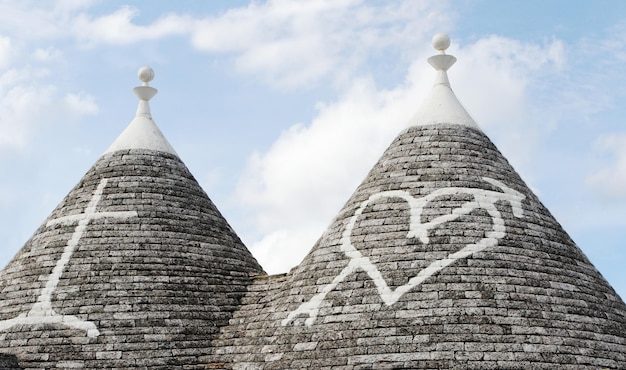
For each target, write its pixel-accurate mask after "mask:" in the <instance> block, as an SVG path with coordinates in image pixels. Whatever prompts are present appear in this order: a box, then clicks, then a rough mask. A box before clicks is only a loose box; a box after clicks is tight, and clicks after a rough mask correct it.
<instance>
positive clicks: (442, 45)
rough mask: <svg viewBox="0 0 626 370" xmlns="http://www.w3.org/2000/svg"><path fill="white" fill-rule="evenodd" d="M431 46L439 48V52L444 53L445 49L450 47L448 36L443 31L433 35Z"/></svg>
mask: <svg viewBox="0 0 626 370" xmlns="http://www.w3.org/2000/svg"><path fill="white" fill-rule="evenodd" d="M433 47H434V48H435V50H439V51H440V52H441V54H445V53H446V49H448V48H449V47H450V36H448V35H447V34H445V33H438V34H436V35H435V36H433Z"/></svg>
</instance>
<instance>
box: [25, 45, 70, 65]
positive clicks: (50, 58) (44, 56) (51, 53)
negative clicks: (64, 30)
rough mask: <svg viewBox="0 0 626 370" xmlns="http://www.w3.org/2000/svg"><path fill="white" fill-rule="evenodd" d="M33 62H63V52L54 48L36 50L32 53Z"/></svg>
mask: <svg viewBox="0 0 626 370" xmlns="http://www.w3.org/2000/svg"><path fill="white" fill-rule="evenodd" d="M32 57H33V59H34V60H36V61H38V62H44V63H46V62H56V61H61V60H63V52H62V51H61V50H59V49H57V48H55V47H52V46H49V47H47V48H37V49H35V51H34V52H33V53H32Z"/></svg>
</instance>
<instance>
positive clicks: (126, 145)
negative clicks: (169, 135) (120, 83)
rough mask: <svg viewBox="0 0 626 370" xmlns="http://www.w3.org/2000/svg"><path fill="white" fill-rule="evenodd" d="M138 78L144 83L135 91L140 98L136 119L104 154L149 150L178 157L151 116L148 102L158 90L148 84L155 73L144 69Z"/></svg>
mask: <svg viewBox="0 0 626 370" xmlns="http://www.w3.org/2000/svg"><path fill="white" fill-rule="evenodd" d="M138 76H139V79H140V80H141V81H142V82H143V86H137V87H135V88H134V89H133V92H134V93H135V95H137V97H138V98H139V106H138V107H137V113H136V115H135V118H133V120H132V121H131V122H130V124H129V125H128V127H126V129H125V130H124V131H123V132H122V134H121V135H120V136H118V138H117V139H116V140H115V141H114V142H113V144H111V146H110V147H109V148H108V149H107V150H106V151H105V152H104V153H105V154H106V153H112V152H115V151H118V150H126V149H149V150H157V151H160V152H166V153H171V154H174V155H178V154H177V153H176V151H175V150H174V148H172V146H171V145H170V143H169V142H168V141H167V139H166V138H165V136H163V133H162V132H161V130H159V128H158V127H157V125H156V124H155V123H154V121H153V120H152V115H151V114H150V106H149V104H148V101H149V100H150V99H151V98H152V97H153V96H155V95H156V93H157V89H155V88H153V87H151V86H148V82H150V81H152V79H153V78H154V71H153V70H152V68H150V67H142V68H140V69H139V72H138Z"/></svg>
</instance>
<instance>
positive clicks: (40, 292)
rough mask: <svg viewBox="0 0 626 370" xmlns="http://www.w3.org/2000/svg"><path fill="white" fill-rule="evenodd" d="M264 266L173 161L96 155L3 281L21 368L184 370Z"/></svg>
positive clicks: (1, 309)
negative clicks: (259, 263)
mask: <svg viewBox="0 0 626 370" xmlns="http://www.w3.org/2000/svg"><path fill="white" fill-rule="evenodd" d="M259 274H263V271H262V269H261V267H260V266H259V265H258V263H257V262H256V260H255V259H254V258H253V257H252V256H251V254H250V253H249V252H248V250H247V249H246V248H245V247H244V245H243V244H242V243H241V241H240V239H239V238H238V236H237V235H236V234H235V232H234V231H233V230H232V229H231V227H230V226H229V225H228V223H227V222H226V221H225V220H224V218H223V217H222V215H221V214H220V213H219V211H218V210H217V208H216V207H215V205H214V204H213V203H212V202H211V200H210V199H209V198H208V197H207V195H206V194H205V192H204V191H203V190H202V189H201V188H200V186H199V185H198V183H197V182H196V180H195V179H194V178H193V176H192V175H191V174H190V173H189V171H188V170H187V168H186V167H185V165H184V164H183V163H182V162H181V161H180V159H179V158H178V157H176V156H174V155H171V154H167V153H163V152H157V151H151V150H139V149H134V150H124V151H117V152H114V153H111V154H106V155H104V156H103V157H102V158H101V159H99V160H98V162H97V163H96V164H95V165H94V166H93V167H92V168H91V169H90V170H89V172H88V173H87V174H86V175H85V176H84V178H83V179H82V180H81V181H80V183H79V184H78V185H77V186H76V187H75V188H74V189H73V190H72V191H71V192H70V193H69V194H68V196H67V197H66V198H65V199H64V200H63V201H62V202H61V204H60V205H59V206H58V207H57V208H56V210H55V211H54V212H53V213H52V214H51V215H50V217H49V218H48V220H46V222H44V224H43V225H42V226H41V227H40V228H39V229H38V230H37V231H36V232H35V234H34V236H33V237H32V238H31V239H30V240H29V241H28V242H27V243H26V245H25V246H24V248H23V249H22V250H21V251H20V252H19V253H18V255H17V256H16V257H15V258H14V259H13V261H12V262H11V263H10V264H9V265H8V266H7V267H6V268H5V270H4V271H3V272H2V274H1V276H0V352H3V353H7V354H13V355H16V356H17V359H18V361H19V364H20V366H22V367H23V368H25V369H43V368H90V369H94V368H117V369H141V368H151V369H159V368H161V369H183V368H185V369H188V368H193V367H194V366H196V365H197V364H198V358H200V357H202V356H206V355H207V354H208V353H209V348H210V339H211V338H212V337H213V336H215V335H216V334H217V333H218V332H219V328H220V327H221V326H224V325H226V324H228V322H229V319H230V318H231V315H232V312H233V311H234V310H235V309H236V308H237V307H238V306H239V304H240V300H241V298H242V297H243V295H244V294H245V292H246V287H247V285H248V284H249V283H250V281H251V276H256V275H259Z"/></svg>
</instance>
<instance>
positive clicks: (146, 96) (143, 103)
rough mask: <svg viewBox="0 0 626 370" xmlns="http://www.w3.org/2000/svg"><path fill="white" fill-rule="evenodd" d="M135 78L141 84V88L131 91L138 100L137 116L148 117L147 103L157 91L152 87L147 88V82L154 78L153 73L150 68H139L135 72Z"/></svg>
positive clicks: (148, 108)
mask: <svg viewBox="0 0 626 370" xmlns="http://www.w3.org/2000/svg"><path fill="white" fill-rule="evenodd" d="M137 76H138V77H139V79H140V80H141V82H143V86H137V87H135V88H134V89H133V92H134V93H135V95H137V97H138V98H139V100H140V102H139V108H138V109H137V114H147V115H150V107H148V101H149V100H150V99H152V97H153V96H155V95H156V93H157V89H155V88H154V87H152V86H148V82H150V81H152V79H153V78H154V71H153V70H152V68H150V67H141V68H139V71H138V72H137Z"/></svg>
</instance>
